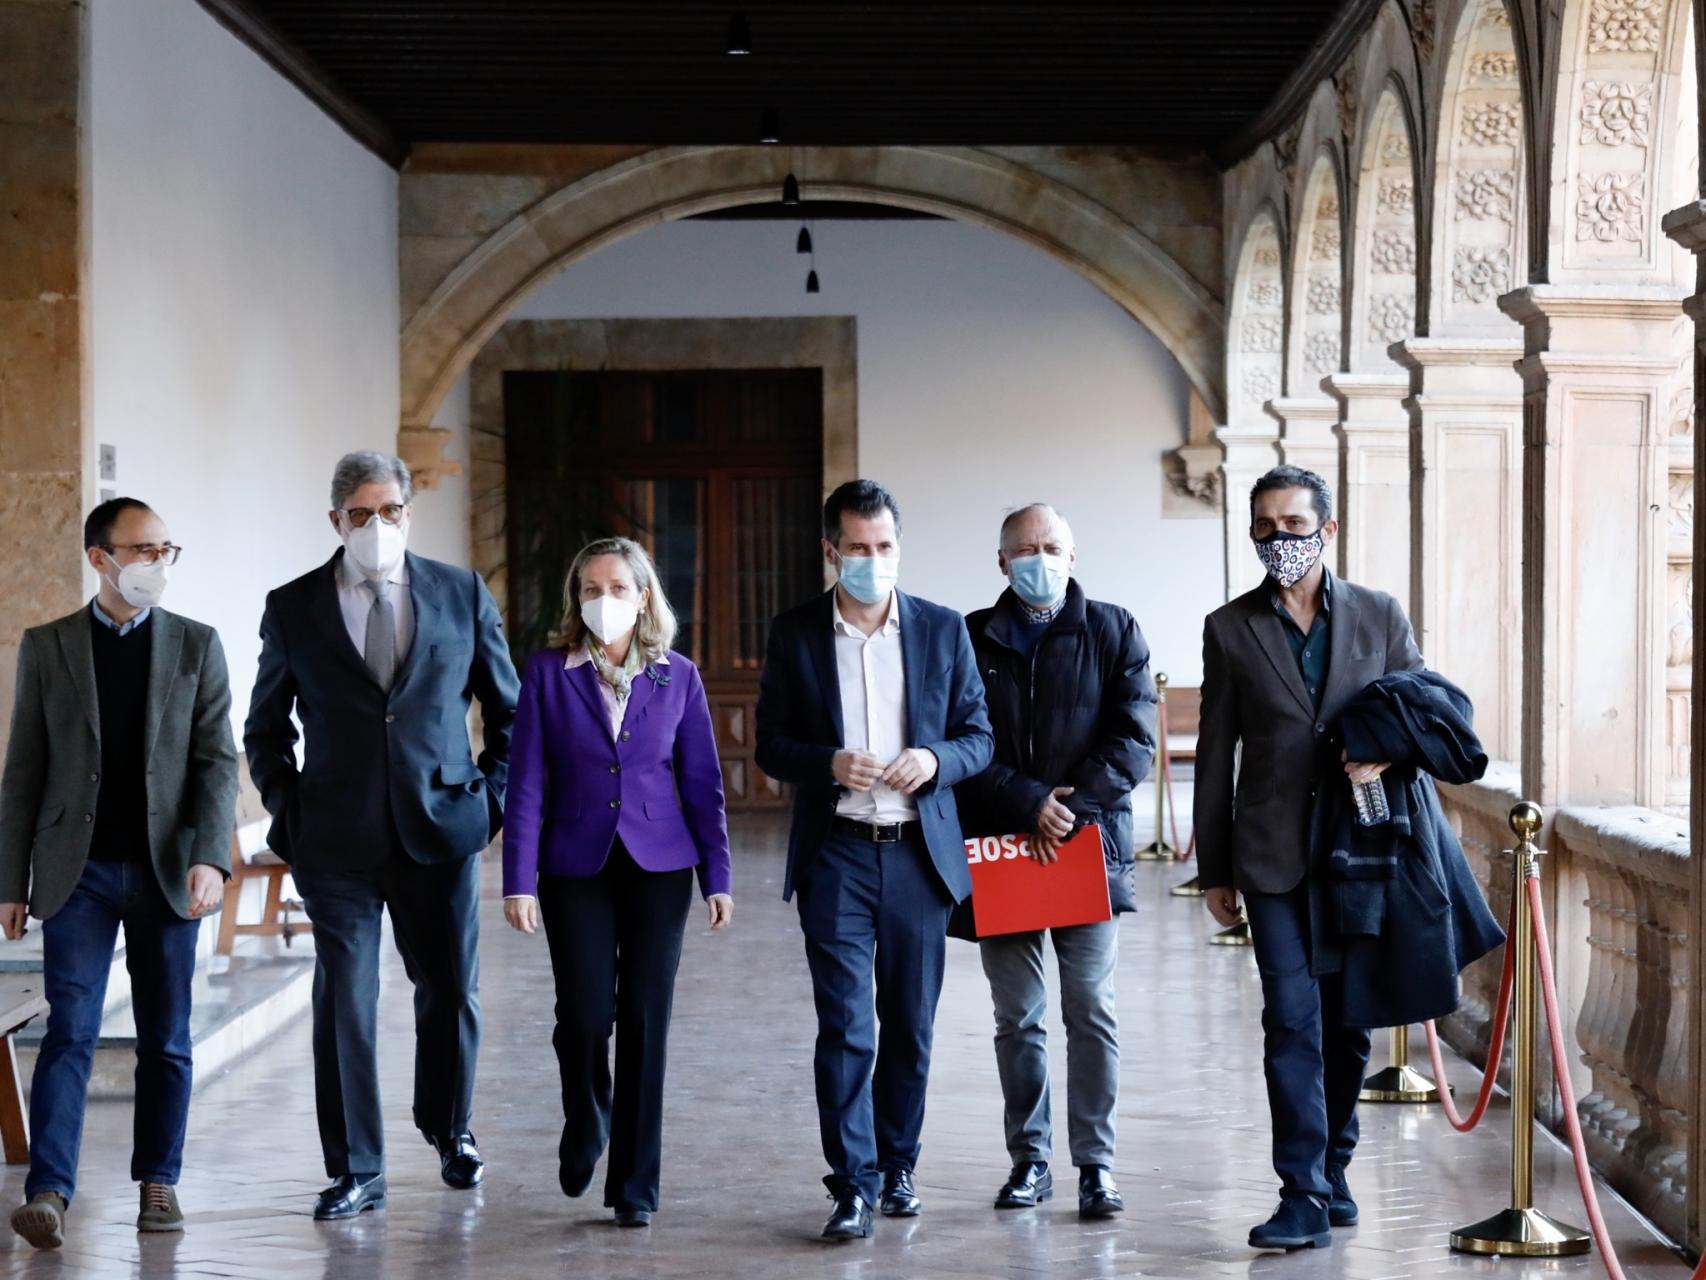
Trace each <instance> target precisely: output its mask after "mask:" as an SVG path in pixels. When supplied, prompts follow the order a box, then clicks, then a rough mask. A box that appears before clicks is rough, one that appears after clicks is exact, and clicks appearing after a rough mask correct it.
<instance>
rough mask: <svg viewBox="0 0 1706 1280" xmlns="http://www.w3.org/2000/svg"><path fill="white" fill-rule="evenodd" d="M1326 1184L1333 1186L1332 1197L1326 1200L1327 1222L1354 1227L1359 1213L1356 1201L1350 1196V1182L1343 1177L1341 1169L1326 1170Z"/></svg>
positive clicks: (1343, 1172)
mask: <svg viewBox="0 0 1706 1280" xmlns="http://www.w3.org/2000/svg"><path fill="white" fill-rule="evenodd" d="M1327 1185H1328V1186H1330V1187H1332V1188H1333V1195H1332V1198H1331V1199H1329V1200H1328V1201H1327V1222H1328V1224H1329V1225H1331V1226H1335V1227H1354V1226H1356V1224H1357V1218H1359V1217H1360V1216H1361V1215H1360V1214H1359V1213H1358V1211H1357V1202H1356V1201H1355V1200H1354V1199H1352V1197H1351V1184H1350V1182H1349V1180H1348V1179H1347V1178H1346V1177H1345V1171H1344V1170H1343V1169H1328V1170H1327Z"/></svg>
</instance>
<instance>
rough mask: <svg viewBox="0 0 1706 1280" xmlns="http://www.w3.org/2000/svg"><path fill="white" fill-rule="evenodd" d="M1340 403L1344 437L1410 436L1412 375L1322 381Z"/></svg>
mask: <svg viewBox="0 0 1706 1280" xmlns="http://www.w3.org/2000/svg"><path fill="white" fill-rule="evenodd" d="M1321 385H1322V386H1324V387H1326V388H1327V389H1328V390H1329V391H1331V392H1332V393H1333V395H1334V396H1335V397H1336V398H1337V400H1338V402H1339V421H1338V423H1337V424H1336V425H1337V428H1338V430H1339V431H1340V433H1341V434H1343V435H1347V436H1348V435H1355V434H1357V433H1361V432H1381V433H1387V432H1408V431H1409V429H1410V415H1409V413H1408V411H1407V410H1406V409H1405V408H1404V399H1405V397H1406V396H1408V395H1409V394H1410V375H1409V374H1407V373H1401V372H1398V371H1396V370H1394V371H1393V372H1391V373H1335V374H1331V375H1329V376H1328V377H1326V378H1323V379H1322V380H1321Z"/></svg>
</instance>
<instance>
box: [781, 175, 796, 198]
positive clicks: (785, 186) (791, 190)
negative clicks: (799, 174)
mask: <svg viewBox="0 0 1706 1280" xmlns="http://www.w3.org/2000/svg"><path fill="white" fill-rule="evenodd" d="M799 202H800V180H799V179H798V178H796V177H795V176H794V175H793V174H791V173H790V174H789V175H788V176H787V177H786V178H783V179H782V203H783V204H787V205H795V204H799Z"/></svg>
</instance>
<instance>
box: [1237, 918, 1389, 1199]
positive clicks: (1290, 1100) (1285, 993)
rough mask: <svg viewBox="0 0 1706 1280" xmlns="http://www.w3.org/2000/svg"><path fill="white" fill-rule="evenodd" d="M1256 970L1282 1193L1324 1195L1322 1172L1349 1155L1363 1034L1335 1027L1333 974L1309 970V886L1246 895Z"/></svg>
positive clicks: (1363, 1063) (1363, 1059)
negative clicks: (1286, 891) (1287, 891)
mask: <svg viewBox="0 0 1706 1280" xmlns="http://www.w3.org/2000/svg"><path fill="white" fill-rule="evenodd" d="M1244 911H1245V914H1246V915H1248V916H1249V919H1250V933H1251V937H1252V940H1253V941H1254V943H1255V951H1256V968H1257V969H1258V970H1259V971H1260V973H1261V975H1262V1037H1263V1054H1262V1065H1263V1068H1264V1070H1265V1072H1266V1074H1267V1081H1268V1110H1269V1111H1270V1112H1271V1113H1272V1116H1273V1126H1274V1171H1275V1172H1276V1173H1278V1174H1279V1178H1280V1194H1281V1195H1282V1196H1311V1197H1314V1198H1315V1199H1317V1200H1320V1201H1322V1202H1323V1203H1325V1202H1326V1200H1327V1198H1328V1195H1329V1192H1330V1190H1331V1188H1330V1186H1329V1184H1328V1182H1327V1171H1328V1170H1330V1169H1343V1168H1344V1167H1345V1166H1346V1165H1348V1164H1350V1162H1351V1155H1352V1153H1353V1152H1354V1151H1355V1150H1356V1144H1357V1133H1358V1125H1357V1110H1356V1107H1357V1095H1358V1094H1359V1093H1361V1092H1362V1079H1363V1073H1364V1072H1365V1071H1366V1069H1367V1067H1368V1049H1369V1033H1368V1031H1367V1029H1366V1028H1361V1027H1347V1026H1345V1025H1343V1020H1342V1018H1341V1015H1340V1010H1341V1007H1342V995H1343V986H1342V983H1341V981H1340V979H1339V977H1338V976H1337V975H1336V974H1323V975H1322V976H1320V977H1319V978H1317V977H1316V976H1315V975H1314V974H1312V973H1310V972H1309V893H1308V889H1307V888H1306V887H1305V886H1304V885H1299V886H1298V887H1297V888H1296V889H1293V890H1292V891H1291V892H1290V893H1247V894H1245V895H1244Z"/></svg>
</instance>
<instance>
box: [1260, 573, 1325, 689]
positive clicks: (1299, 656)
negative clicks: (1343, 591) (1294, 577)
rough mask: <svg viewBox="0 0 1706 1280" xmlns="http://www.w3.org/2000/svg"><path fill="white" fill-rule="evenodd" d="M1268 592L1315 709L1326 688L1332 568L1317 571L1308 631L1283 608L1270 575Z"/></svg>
mask: <svg viewBox="0 0 1706 1280" xmlns="http://www.w3.org/2000/svg"><path fill="white" fill-rule="evenodd" d="M1268 596H1269V598H1270V599H1271V600H1272V601H1273V605H1274V612H1275V613H1277V614H1279V618H1280V622H1281V623H1282V624H1283V626H1284V630H1285V641H1286V643H1287V644H1289V645H1290V646H1291V656H1292V657H1293V658H1295V659H1296V660H1297V669H1298V670H1299V671H1300V672H1302V673H1303V687H1304V688H1305V689H1307V690H1309V696H1310V698H1312V699H1313V700H1314V703H1315V709H1316V710H1317V711H1319V710H1320V709H1321V695H1322V693H1323V692H1325V690H1326V688H1327V649H1328V644H1329V640H1328V637H1329V636H1330V635H1331V633H1332V626H1333V573H1332V570H1330V569H1323V570H1322V571H1321V607H1320V608H1319V609H1317V610H1316V611H1315V623H1314V625H1313V626H1311V627H1310V628H1309V634H1308V635H1304V634H1303V628H1302V627H1300V626H1298V625H1297V622H1296V620H1295V619H1293V618H1292V616H1291V614H1290V613H1289V612H1288V611H1287V610H1286V607H1285V603H1284V601H1283V600H1282V599H1281V598H1280V593H1279V588H1278V587H1277V586H1276V585H1275V584H1274V580H1273V579H1272V578H1269V579H1268Z"/></svg>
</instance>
